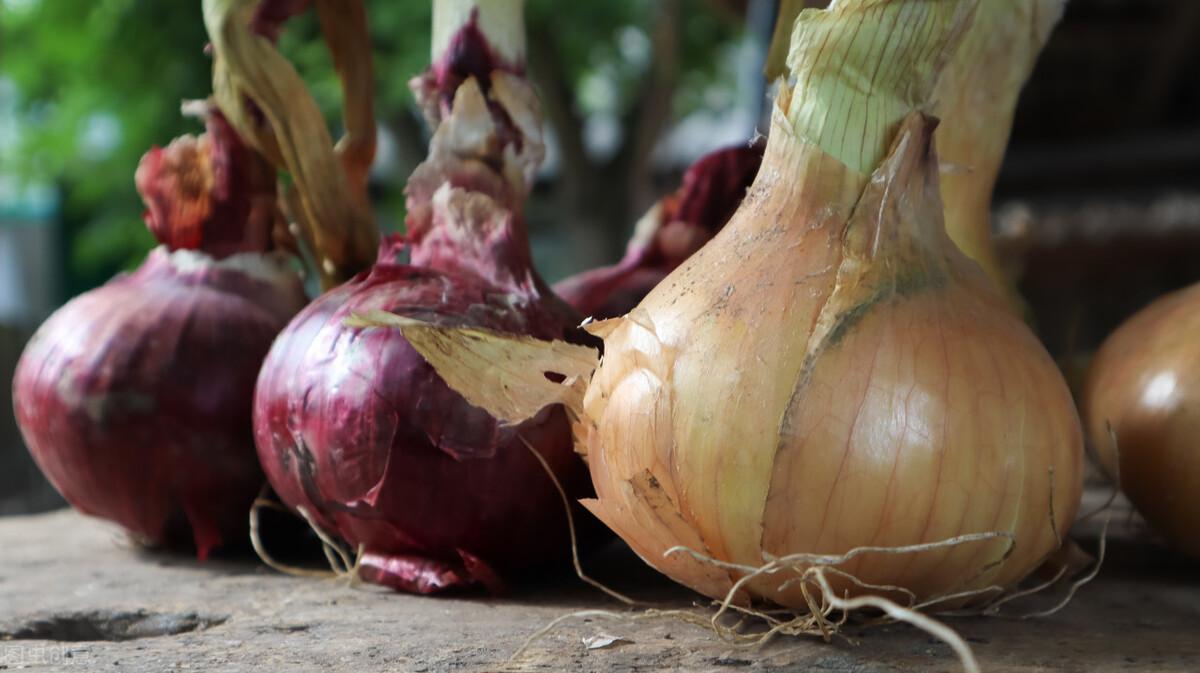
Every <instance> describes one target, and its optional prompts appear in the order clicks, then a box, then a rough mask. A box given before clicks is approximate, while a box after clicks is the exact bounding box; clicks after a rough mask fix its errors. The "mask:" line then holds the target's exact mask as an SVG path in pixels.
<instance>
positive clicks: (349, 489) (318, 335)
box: [218, 2, 589, 593]
mask: <svg viewBox="0 0 1200 673" xmlns="http://www.w3.org/2000/svg"><path fill="white" fill-rule="evenodd" d="M520 7H521V5H520V3H519V2H488V3H483V4H480V5H479V6H478V7H476V6H475V4H474V3H473V2H468V3H464V2H438V3H435V14H434V16H435V21H434V30H435V39H434V55H435V58H434V65H433V66H431V67H430V68H429V70H428V71H427V72H426V73H425V74H424V75H422V76H420V77H417V78H415V79H414V80H413V82H412V89H413V91H414V93H415V95H416V97H417V99H418V101H419V102H420V103H421V104H422V106H423V108H424V109H425V111H426V114H427V116H428V117H429V119H430V121H431V123H432V124H433V125H434V126H435V132H434V135H433V138H432V140H431V146H430V151H429V157H428V158H427V160H426V161H425V162H424V163H422V165H421V166H419V167H418V168H417V170H416V171H415V172H414V174H413V176H412V177H411V178H410V180H409V183H408V188H407V205H408V218H407V233H406V235H405V236H404V237H403V238H401V239H389V240H386V241H385V242H384V244H383V246H382V248H381V250H380V255H379V260H378V262H377V263H376V264H375V266H374V267H373V268H372V269H370V270H368V271H366V272H364V273H361V274H358V275H357V276H355V277H353V278H352V279H350V280H349V281H348V282H346V283H344V284H342V285H341V286H339V287H336V288H334V289H333V290H331V291H329V292H327V293H325V294H324V295H322V296H321V297H319V298H318V299H317V300H315V301H314V302H313V303H312V304H311V305H310V306H309V307H308V308H306V309H305V310H304V311H302V312H301V313H300V314H299V315H297V316H296V318H295V319H294V320H293V321H292V322H291V324H290V325H288V327H287V328H286V329H285V330H284V331H283V333H282V334H281V335H280V336H279V338H278V339H277V340H276V342H275V345H274V346H273V347H272V349H271V352H270V354H269V355H268V357H267V359H266V362H265V363H264V364H263V368H262V371H261V374H260V377H259V380H258V387H257V392H256V396H255V403H254V404H255V436H256V441H257V444H258V449H259V456H260V458H261V461H262V464H263V467H264V469H265V470H266V473H267V477H268V479H269V481H270V483H271V485H272V486H273V487H274V489H275V491H276V493H278V495H279V496H280V498H281V499H282V500H283V501H284V502H285V503H286V504H287V505H288V506H289V507H291V508H293V509H294V510H297V511H299V512H301V513H303V514H305V515H306V516H308V517H311V519H312V520H313V522H314V523H315V524H316V525H317V526H319V527H320V528H322V529H324V530H326V531H327V532H329V533H332V534H334V535H337V536H339V537H341V538H342V539H343V540H345V541H346V542H348V543H349V544H350V545H351V546H352V547H354V548H358V549H359V550H360V552H361V556H360V558H359V563H358V568H357V570H358V572H359V575H360V576H361V577H362V578H363V579H365V580H367V581H369V582H374V583H378V584H383V585H386V586H390V587H393V588H396V589H399V590H403V591H412V592H420V593H430V592H435V591H440V590H444V589H447V588H450V587H459V586H464V585H470V584H481V585H483V586H485V587H486V588H488V589H490V590H492V591H498V590H500V589H502V588H503V586H504V585H505V583H506V582H507V580H508V579H509V578H510V577H512V576H514V575H517V574H519V573H523V572H527V571H528V570H530V569H531V568H535V567H541V566H544V565H545V564H546V563H547V562H549V561H552V560H557V559H562V558H564V557H565V555H566V554H567V553H568V552H569V550H570V544H569V542H568V527H567V522H566V516H565V513H564V510H563V507H562V501H561V496H560V495H559V492H558V491H557V490H556V487H555V485H554V482H553V481H552V480H551V479H550V478H549V476H548V475H547V474H546V471H545V468H543V466H542V464H541V463H540V462H539V458H538V456H535V455H534V454H533V453H532V452H531V451H530V448H532V449H533V450H535V451H536V452H537V453H538V454H540V456H541V458H543V459H544V460H545V461H546V462H547V464H548V466H549V469H551V470H552V471H553V473H554V474H555V476H556V478H557V479H558V480H559V481H560V482H561V484H562V485H563V487H564V488H565V489H566V491H567V493H569V494H571V495H572V496H574V497H578V496H581V495H586V494H588V493H589V489H588V483H587V471H586V468H585V466H584V465H583V463H582V461H580V459H579V457H578V456H577V455H576V454H575V453H574V451H573V447H572V436H571V429H570V425H569V423H568V419H567V416H566V414H565V412H564V410H563V409H562V408H561V407H558V408H553V409H548V410H546V411H544V412H542V413H541V414H539V415H537V416H536V417H535V418H533V419H531V420H529V421H527V422H525V423H522V424H520V425H517V426H515V427H513V426H505V425H502V424H501V423H500V422H499V421H497V420H496V419H495V418H493V417H492V416H490V415H489V414H487V413H486V412H485V411H483V410H481V409H478V408H476V407H473V406H471V405H470V404H468V403H467V402H466V401H465V400H463V399H462V398H461V396H459V395H458V394H457V393H454V392H453V391H452V390H450V389H449V388H448V387H447V386H446V384H445V383H444V382H443V381H442V380H441V378H440V377H439V376H438V375H437V374H436V373H435V372H434V371H433V368H432V367H431V366H429V365H428V364H427V363H426V362H425V361H424V360H423V359H422V358H421V357H420V355H418V354H417V352H416V351H414V350H413V348H412V346H411V345H410V344H409V343H408V341H407V340H406V339H405V338H404V337H403V335H402V334H401V333H400V332H397V331H394V330H381V329H362V328H358V327H350V326H347V325H346V321H347V319H348V318H350V317H351V315H352V314H353V313H357V312H365V311H370V310H387V311H391V312H395V313H399V314H402V315H407V316H417V317H420V318H422V319H425V320H429V321H432V322H434V323H436V324H443V325H454V326H473V327H482V328H487V329H491V330H498V331H502V332H506V333H511V334H523V335H531V336H536V337H539V338H542V339H562V338H564V337H566V336H568V335H569V334H571V333H572V332H573V331H574V325H576V324H577V323H578V321H579V320H580V316H579V315H578V314H576V313H575V312H574V311H572V310H571V309H570V308H569V307H568V306H566V305H565V304H564V303H563V302H562V301H561V300H560V299H558V298H557V297H555V296H554V294H553V293H552V292H551V291H550V289H549V287H548V286H547V285H546V284H545V283H544V282H543V281H542V279H541V278H540V277H539V275H538V274H537V272H536V270H535V269H534V268H533V265H532V260H531V254H530V249H529V243H528V239H527V234H526V230H525V222H524V216H523V212H522V211H523V204H524V200H525V198H526V196H527V195H528V192H529V189H530V187H531V185H532V181H533V176H534V171H535V169H536V167H537V165H538V164H539V163H540V162H541V159H542V155H543V145H542V140H541V131H540V113H539V111H538V108H537V101H536V98H535V97H534V94H533V91H532V89H531V88H530V86H529V85H528V84H527V83H526V81H525V80H524V78H523V76H522V73H523V70H524V41H523V34H522V33H521V32H520V31H521V28H522V26H521V23H520ZM220 53H221V46H220V45H219V44H218V55H220ZM227 63H231V64H233V65H234V67H236V66H237V64H236V63H233V61H227ZM235 74H236V72H235ZM249 93H250V96H251V97H252V98H254V91H253V90H251V91H250V92H249ZM255 100H256V101H258V102H260V104H262V105H264V107H265V106H266V105H267V104H268V103H270V101H269V100H268V99H267V98H266V97H265V96H264V97H263V98H261V99H257V98H256V99H255ZM267 116H268V118H274V119H275V120H276V122H273V123H279V124H281V125H291V126H290V128H292V129H293V132H290V133H289V134H288V135H286V136H285V134H283V133H280V132H279V131H278V130H276V131H275V137H277V138H285V137H291V138H311V137H312V135H311V134H309V133H307V132H306V129H305V127H303V126H296V124H298V123H299V122H298V121H297V119H296V118H295V117H294V116H292V117H289V115H288V110H283V109H281V110H269V112H268V115H267ZM303 121H304V120H300V122H303ZM283 154H284V155H285V156H286V154H287V153H286V152H284V153H283ZM315 159H316V160H319V161H317V162H316V164H315V165H317V166H318V167H322V166H323V167H326V168H327V167H328V166H329V165H330V163H331V162H332V154H328V155H326V156H322V157H315ZM327 172H331V171H327ZM309 187H310V188H313V189H316V188H320V187H321V185H317V184H315V183H313V184H310V185H309ZM301 196H305V194H304V189H302V190H301ZM323 196H324V197H325V198H326V199H327V202H333V201H334V200H335V199H338V198H341V199H342V200H343V201H345V200H347V198H348V197H347V196H346V194H345V193H344V192H338V191H336V190H326V191H325V192H324V194H323ZM309 200H310V201H313V202H315V201H316V199H313V198H309ZM335 205H336V204H335ZM333 210H336V209H333ZM331 212H332V211H331ZM317 249H318V254H321V252H322V251H321V247H320V244H319V243H318V245H317ZM405 254H407V255H408V257H409V260H408V262H407V263H405V262H404V261H403V259H402V258H403V256H404V255H405ZM526 444H528V447H530V448H527V446H526Z"/></svg>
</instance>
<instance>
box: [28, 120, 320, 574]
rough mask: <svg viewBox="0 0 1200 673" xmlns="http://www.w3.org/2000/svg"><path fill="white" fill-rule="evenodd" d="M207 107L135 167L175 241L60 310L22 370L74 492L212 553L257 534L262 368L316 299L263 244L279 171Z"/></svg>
mask: <svg viewBox="0 0 1200 673" xmlns="http://www.w3.org/2000/svg"><path fill="white" fill-rule="evenodd" d="M207 121H208V132H207V133H206V134H205V135H202V136H200V137H199V138H192V137H188V136H185V137H183V138H179V139H177V140H175V141H174V142H172V143H171V144H170V145H169V146H167V147H166V148H165V149H158V148H155V149H153V150H151V151H150V152H149V153H147V154H146V156H145V157H144V158H143V159H142V163H141V165H140V166H139V167H138V172H137V184H138V188H139V190H140V191H141V193H142V197H143V199H144V200H145V201H146V205H147V213H146V224H147V226H148V227H149V228H150V230H151V232H153V233H154V235H155V237H156V238H157V239H158V240H159V241H160V242H161V243H162V245H160V246H159V247H158V248H156V249H155V250H154V251H152V252H151V253H150V255H149V257H147V259H146V261H145V262H144V263H143V264H142V265H141V266H140V267H139V268H138V269H137V270H136V271H134V272H133V273H131V274H128V275H120V276H118V277H116V278H114V279H113V280H112V281H110V282H109V283H107V284H106V285H104V286H103V287H100V288H97V289H95V290H92V291H90V292H87V293H84V294H83V295H80V296H79V297H77V298H75V299H74V300H72V301H70V302H69V303H67V304H66V305H65V306H63V307H62V308H60V309H59V310H58V311H56V312H55V313H54V314H53V315H52V316H50V318H49V319H48V320H47V321H46V322H45V323H44V324H43V325H42V326H41V328H39V329H38V331H37V333H36V334H35V335H34V336H33V339H32V340H31V341H30V342H29V345H28V346H26V348H25V351H24V353H23V354H22V355H21V360H20V362H19V363H18V365H17V371H16V377H15V379H14V381H13V393H14V394H13V399H14V400H15V403H14V406H15V411H16V418H17V424H18V425H19V426H20V428H21V433H22V435H23V437H24V438H25V442H26V444H27V445H28V447H29V450H30V452H31V453H32V454H33V457H34V459H35V460H36V461H37V464H38V465H39V466H40V467H41V469H42V471H43V472H44V473H45V474H46V476H47V478H49V480H50V482H51V483H52V484H53V485H54V486H55V488H57V489H58V491H59V492H60V493H62V495H63V497H64V498H66V500H67V501H68V502H69V503H71V504H72V505H74V506H75V507H76V508H77V509H78V510H80V511H82V512H84V513H85V514H91V515H93V516H98V517H102V518H105V519H109V520H112V521H115V522H117V523H118V524H120V525H122V526H124V527H125V528H126V529H127V530H129V531H130V532H131V533H133V534H134V535H135V536H136V537H137V538H139V539H141V540H143V541H145V542H147V543H150V544H156V545H161V544H173V543H177V542H181V541H182V540H180V537H181V536H182V537H183V539H184V540H186V539H187V537H188V536H189V535H190V537H191V539H192V541H193V542H194V545H195V549H196V553H197V555H198V556H199V557H200V558H204V557H206V556H207V555H208V553H209V552H210V551H211V550H212V549H214V548H215V547H218V546H220V545H221V544H223V543H226V542H229V541H230V540H234V539H244V535H245V529H246V525H247V521H246V512H247V511H248V509H249V507H250V503H251V502H252V501H253V499H254V496H255V494H256V493H257V492H258V490H259V488H261V486H262V483H263V476H262V472H261V470H260V469H259V467H258V460H257V457H256V455H255V451H254V444H253V435H252V433H251V425H250V412H251V399H252V395H253V391H254V381H255V375H256V373H257V371H258V367H259V365H260V363H261V362H262V360H263V357H264V356H265V355H266V353H267V349H268V348H269V347H270V345H271V341H272V339H274V337H275V335H276V333H278V332H279V330H280V329H282V327H283V326H284V325H285V324H286V323H287V321H288V319H289V318H290V317H291V316H292V315H293V314H294V313H295V312H296V311H297V310H299V309H300V307H301V306H303V305H304V303H305V301H306V298H305V296H304V292H303V288H302V287H301V284H300V279H299V276H297V274H296V273H295V272H294V271H293V270H292V269H291V267H290V265H289V262H288V258H286V257H284V256H283V255H281V254H280V253H270V252H265V251H266V249H267V247H269V245H270V233H271V230H272V227H273V226H274V223H275V221H276V214H275V200H274V193H275V191H274V183H275V176H274V172H273V171H271V170H270V167H269V166H267V165H266V164H265V163H264V162H262V160H261V159H260V158H258V157H257V156H255V155H254V154H252V153H251V152H250V151H249V150H248V149H247V148H246V147H244V146H243V145H242V144H241V142H240V141H239V140H238V138H237V136H236V135H235V134H234V133H233V131H232V129H231V128H230V127H229V125H228V124H226V123H225V120H224V119H223V118H222V117H221V116H220V115H219V114H216V113H211V114H209V116H208V120H207Z"/></svg>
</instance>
